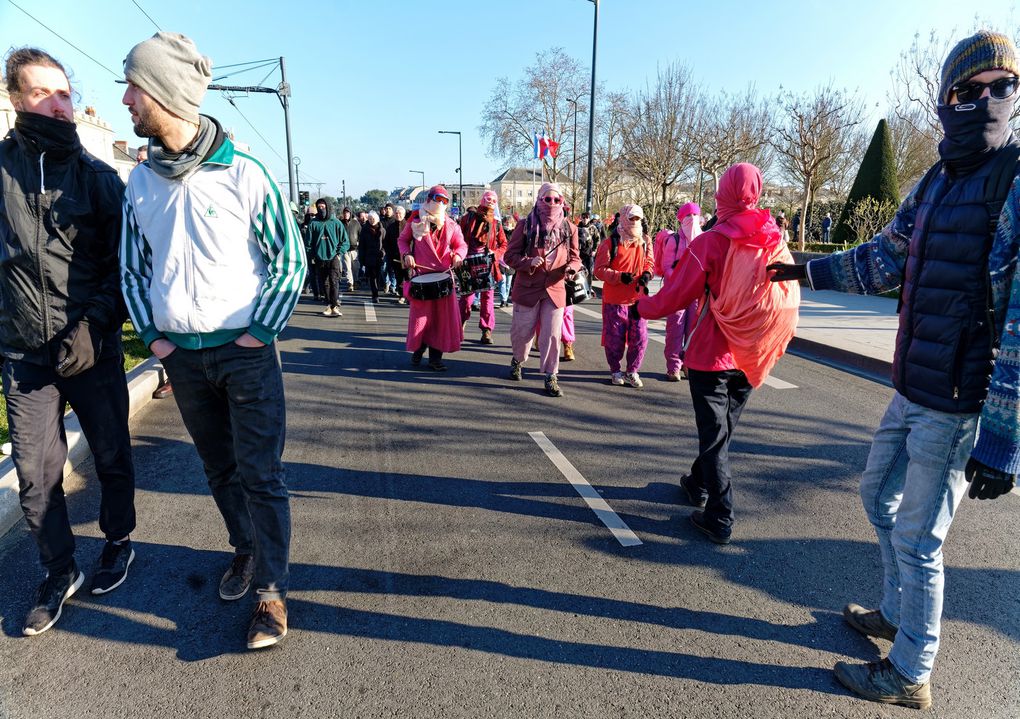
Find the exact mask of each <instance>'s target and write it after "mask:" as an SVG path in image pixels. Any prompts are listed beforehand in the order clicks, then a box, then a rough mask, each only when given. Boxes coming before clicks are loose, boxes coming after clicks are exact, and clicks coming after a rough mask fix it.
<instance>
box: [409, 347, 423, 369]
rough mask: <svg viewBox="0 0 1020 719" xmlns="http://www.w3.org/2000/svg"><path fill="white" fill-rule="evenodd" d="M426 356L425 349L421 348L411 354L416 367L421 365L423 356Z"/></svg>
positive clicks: (412, 362)
mask: <svg viewBox="0 0 1020 719" xmlns="http://www.w3.org/2000/svg"><path fill="white" fill-rule="evenodd" d="M424 356H425V350H424V349H421V350H418V351H417V352H413V353H412V354H411V364H412V365H414V366H415V367H418V366H419V365H421V358H422V357H424Z"/></svg>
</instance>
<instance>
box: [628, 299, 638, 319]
mask: <svg viewBox="0 0 1020 719" xmlns="http://www.w3.org/2000/svg"><path fill="white" fill-rule="evenodd" d="M627 314H628V315H629V316H630V318H631V319H632V320H639V319H641V313H639V312H638V311H637V302H635V303H634V304H632V305H631V306H630V307H628V308H627Z"/></svg>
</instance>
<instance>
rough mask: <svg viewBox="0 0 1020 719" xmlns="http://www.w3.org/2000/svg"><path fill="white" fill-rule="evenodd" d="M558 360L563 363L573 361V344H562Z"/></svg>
mask: <svg viewBox="0 0 1020 719" xmlns="http://www.w3.org/2000/svg"><path fill="white" fill-rule="evenodd" d="M560 360H562V361H563V362H573V361H574V343H573V342H564V343H563V356H562V357H560Z"/></svg>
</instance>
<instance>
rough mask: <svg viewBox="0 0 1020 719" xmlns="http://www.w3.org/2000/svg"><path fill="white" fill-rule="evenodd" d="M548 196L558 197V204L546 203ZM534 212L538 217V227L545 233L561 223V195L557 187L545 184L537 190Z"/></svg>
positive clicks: (548, 183) (549, 183)
mask: <svg viewBox="0 0 1020 719" xmlns="http://www.w3.org/2000/svg"><path fill="white" fill-rule="evenodd" d="M548 196H559V198H560V202H559V203H558V204H557V203H554V202H546V201H545V198H546V197H548ZM535 212H536V213H537V215H538V223H539V226H540V227H541V228H542V229H543V230H545V231H546V232H551V231H552V230H553V229H554V228H556V227H559V225H560V223H561V222H563V193H562V192H560V187H559V185H556V184H553V183H551V182H547V183H545V184H544V185H542V187H541V188H539V190H538V202H536V203H535Z"/></svg>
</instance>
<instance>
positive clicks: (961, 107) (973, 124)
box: [938, 97, 1013, 175]
mask: <svg viewBox="0 0 1020 719" xmlns="http://www.w3.org/2000/svg"><path fill="white" fill-rule="evenodd" d="M938 113H939V121H940V122H941V123H942V129H943V130H944V131H945V133H946V135H945V137H944V138H943V139H942V142H940V143H939V155H940V156H941V157H942V159H943V160H944V161H945V163H946V165H947V166H948V167H949V169H950V170H951V171H952V172H953V173H954V174H957V175H967V174H970V173H971V172H974V171H975V170H977V169H978V168H979V167H981V166H982V165H983V164H985V162H986V161H987V160H988V159H989V158H990V157H991V156H992V155H993V154H995V151H996V150H999V149H1001V148H1002V147H1005V145H1006V144H1007V143H1008V142H1009V139H1010V137H1011V136H1012V130H1011V129H1010V126H1009V118H1010V116H1011V115H1012V114H1013V99H1012V98H1006V99H1004V100H997V99H995V98H992V97H986V98H983V99H981V100H976V101H975V102H964V103H960V104H958V105H939V107H938Z"/></svg>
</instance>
